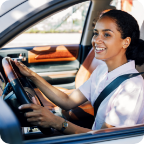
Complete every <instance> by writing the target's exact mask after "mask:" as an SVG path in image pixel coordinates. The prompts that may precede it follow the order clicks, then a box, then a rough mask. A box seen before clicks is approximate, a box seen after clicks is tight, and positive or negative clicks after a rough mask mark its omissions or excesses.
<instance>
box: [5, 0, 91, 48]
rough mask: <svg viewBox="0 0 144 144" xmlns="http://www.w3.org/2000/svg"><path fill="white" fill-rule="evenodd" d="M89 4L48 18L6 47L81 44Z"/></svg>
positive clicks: (72, 7)
mask: <svg viewBox="0 0 144 144" xmlns="http://www.w3.org/2000/svg"><path fill="white" fill-rule="evenodd" d="M89 4H90V2H89V1H86V2H83V3H79V4H76V5H73V6H71V7H69V8H67V9H65V10H63V11H60V12H58V13H56V14H54V15H52V16H50V17H48V18H46V19H45V20H43V21H41V22H39V23H38V24H36V25H34V26H33V27H31V28H29V29H28V30H26V31H25V32H24V33H22V34H21V35H20V36H18V37H17V38H15V39H14V40H13V41H11V42H10V43H8V44H7V45H5V47H24V46H44V45H59V44H79V42H80V38H81V34H82V30H83V25H84V21H85V18H86V14H87V10H88V7H89Z"/></svg>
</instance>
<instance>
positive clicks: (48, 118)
mask: <svg viewBox="0 0 144 144" xmlns="http://www.w3.org/2000/svg"><path fill="white" fill-rule="evenodd" d="M19 109H20V110H23V109H33V111H32V112H27V113H26V114H25V116H26V117H27V121H28V122H30V123H31V124H33V125H37V126H40V127H43V128H49V127H53V128H55V129H57V130H58V131H60V130H61V128H62V123H63V122H64V119H63V118H61V117H59V116H56V115H54V114H53V113H51V112H50V111H49V110H48V109H46V108H45V107H42V106H39V105H35V104H25V105H22V106H20V107H19ZM89 131H91V129H87V128H83V127H80V126H77V125H75V124H73V123H71V122H68V127H67V128H66V129H65V130H64V133H65V134H78V133H86V132H89Z"/></svg>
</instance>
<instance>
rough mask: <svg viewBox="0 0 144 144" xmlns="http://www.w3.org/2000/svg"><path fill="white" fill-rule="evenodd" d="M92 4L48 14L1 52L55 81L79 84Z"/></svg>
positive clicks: (47, 79) (2, 55) (72, 85)
mask: <svg viewBox="0 0 144 144" xmlns="http://www.w3.org/2000/svg"><path fill="white" fill-rule="evenodd" d="M89 5H90V2H89V1H86V2H83V3H78V4H75V5H73V4H72V6H69V7H67V8H66V9H64V10H62V11H60V12H59V11H58V12H56V14H54V15H52V16H49V17H48V18H45V20H43V21H42V22H39V23H38V24H35V25H34V26H33V27H30V28H29V29H28V30H26V31H24V32H23V33H22V34H21V35H20V36H19V37H17V38H16V39H14V40H13V41H11V42H10V43H8V44H7V45H5V46H4V47H3V48H2V49H1V50H0V56H1V57H2V58H3V57H11V58H12V59H17V60H19V61H22V62H23V63H24V64H25V65H26V66H27V67H28V68H30V69H31V70H33V71H34V72H36V73H38V74H39V75H40V76H42V77H43V78H44V79H45V80H46V81H48V82H49V83H50V84H52V85H55V86H59V87H63V88H67V89H73V88H75V77H76V73H77V71H78V70H79V67H80V64H81V63H82V61H83V60H82V59H84V58H83V57H82V53H83V51H84V48H83V47H82V46H81V45H80V40H81V36H82V30H83V27H84V22H86V14H87V12H88V8H89ZM79 13H80V14H79ZM78 14H79V15H80V16H77V15H78ZM79 17H80V18H79ZM52 20H53V21H55V22H53V21H52ZM41 25H43V27H44V28H43V29H42V26H41ZM40 26H41V27H40ZM38 27H39V28H38ZM68 27H70V28H68ZM88 47H89V49H90V46H88ZM85 49H87V48H85ZM89 49H87V51H89Z"/></svg>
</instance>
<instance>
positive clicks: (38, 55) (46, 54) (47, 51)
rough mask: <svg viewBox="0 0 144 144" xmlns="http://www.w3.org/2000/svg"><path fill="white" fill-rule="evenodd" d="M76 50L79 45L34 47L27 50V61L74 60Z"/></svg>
mask: <svg viewBox="0 0 144 144" xmlns="http://www.w3.org/2000/svg"><path fill="white" fill-rule="evenodd" d="M78 51H79V45H67V46H64V45H60V46H44V47H34V48H33V50H31V51H29V52H28V63H38V62H57V61H74V60H76V59H77V58H78Z"/></svg>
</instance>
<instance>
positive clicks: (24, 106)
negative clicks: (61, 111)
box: [18, 104, 40, 110]
mask: <svg viewBox="0 0 144 144" xmlns="http://www.w3.org/2000/svg"><path fill="white" fill-rule="evenodd" d="M39 108H40V106H39V105H36V104H24V105H21V106H19V107H18V109H19V110H23V109H33V110H37V109H39Z"/></svg>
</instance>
